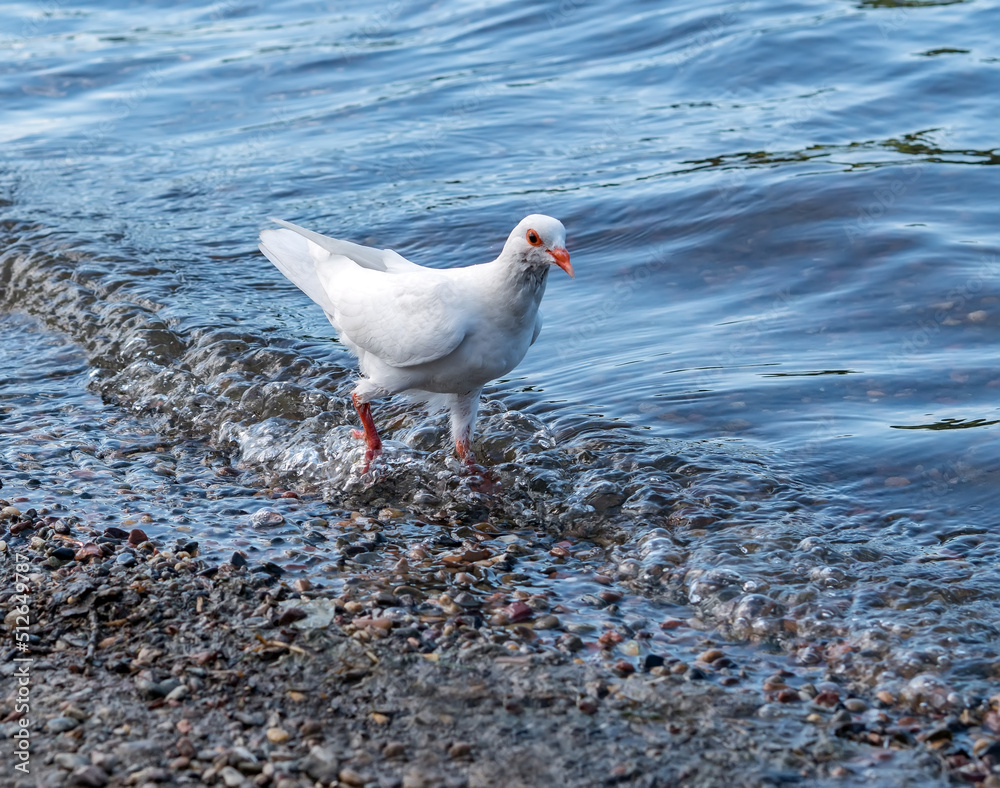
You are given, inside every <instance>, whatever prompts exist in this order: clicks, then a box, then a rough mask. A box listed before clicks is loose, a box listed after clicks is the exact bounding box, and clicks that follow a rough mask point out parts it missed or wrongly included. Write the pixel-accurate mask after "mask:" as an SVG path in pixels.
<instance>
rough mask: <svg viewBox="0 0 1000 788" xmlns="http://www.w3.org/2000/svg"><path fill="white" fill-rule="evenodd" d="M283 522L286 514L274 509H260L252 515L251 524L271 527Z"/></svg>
mask: <svg viewBox="0 0 1000 788" xmlns="http://www.w3.org/2000/svg"><path fill="white" fill-rule="evenodd" d="M283 522H285V516H284V515H283V514H282V513H281V512H276V511H275V510H274V509H260V510H258V511H256V512H254V513H253V514H252V515H250V523H251V525H255V526H257V527H264V528H270V527H273V526H275V525H281V524H282V523H283Z"/></svg>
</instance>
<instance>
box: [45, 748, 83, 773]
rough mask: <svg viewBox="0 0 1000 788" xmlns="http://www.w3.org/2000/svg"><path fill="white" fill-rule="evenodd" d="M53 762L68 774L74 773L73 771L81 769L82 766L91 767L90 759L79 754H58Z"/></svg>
mask: <svg viewBox="0 0 1000 788" xmlns="http://www.w3.org/2000/svg"><path fill="white" fill-rule="evenodd" d="M53 760H54V761H55V762H56V766H58V767H59V768H60V769H65V770H66V771H68V772H71V771H73V769H79V768H80V767H82V766H90V758H88V757H86V756H85V755H80V753H77V752H60V753H56V756H55V758H53Z"/></svg>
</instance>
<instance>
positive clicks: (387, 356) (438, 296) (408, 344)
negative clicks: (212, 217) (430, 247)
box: [260, 222, 468, 367]
mask: <svg viewBox="0 0 1000 788" xmlns="http://www.w3.org/2000/svg"><path fill="white" fill-rule="evenodd" d="M279 224H282V225H283V226H285V227H286V228H287V229H285V230H264V231H263V232H262V233H261V234H260V250H261V251H262V252H263V253H264V255H265V256H266V257H267V259H268V260H270V261H271V262H272V263H274V265H275V266H276V267H277V268H278V270H279V271H281V272H282V273H283V274H284V275H285V276H286V277H288V279H290V280H291V281H292V282H293V283H294V284H295V285H296V286H297V287H298V288H299V289H300V290H302V292H304V293H305V294H306V295H307V296H309V297H310V298H311V299H312V300H313V301H315V302H316V303H317V304H319V306H321V307H322V308H323V311H324V312H326V314H327V316H328V317H329V318H330V322H332V323H333V325H334V327H335V328H336V329H337V331H338V332H339V334H340V338H341V339H342V340H343V341H344V342H345V344H347V345H348V346H349V347H350V348H351V349H352V350H354V351H355V352H356V353H357V352H358V351H364V352H366V353H371V354H373V355H374V356H376V357H378V358H380V359H382V360H383V361H384V362H386V363H387V364H391V365H392V366H395V367H409V366H415V365H417V364H425V363H427V362H430V361H435V360H436V359H439V358H442V357H443V356H446V355H448V354H449V353H451V351H453V350H454V349H455V348H456V347H458V346H459V344H461V342H462V340H463V339H464V338H465V335H466V331H467V327H466V325H465V321H466V318H467V317H468V309H467V308H465V304H464V303H463V299H462V297H461V295H460V294H459V292H458V291H457V290H456V286H455V279H456V272H454V271H450V272H449V271H441V270H436V269H433V268H425V267H424V266H421V265H417V264H416V263H411V262H410V261H409V260H407V259H406V258H404V257H402V256H401V255H398V254H396V253H395V252H392V251H389V250H385V249H372V248H370V247H367V246H361V245H359V244H354V243H350V242H349V241H340V240H338V239H336V238H328V237H327V236H325V235H320V234H319V233H314V232H312V231H311V230H306V229H304V228H302V227H298V226H296V225H293V224H289V223H288V222H279ZM457 276H461V274H457Z"/></svg>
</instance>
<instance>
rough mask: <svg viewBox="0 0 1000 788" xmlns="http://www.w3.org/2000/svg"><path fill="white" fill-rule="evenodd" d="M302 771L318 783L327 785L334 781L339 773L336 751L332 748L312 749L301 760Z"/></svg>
mask: <svg viewBox="0 0 1000 788" xmlns="http://www.w3.org/2000/svg"><path fill="white" fill-rule="evenodd" d="M302 771H304V772H305V773H306V774H308V775H309V776H310V777H312V778H313V779H314V780H319V781H320V782H324V783H329V782H332V781H333V780H336V779H337V778H338V774H339V772H340V761H339V758H338V756H337V751H336V750H334V749H333V748H332V747H321V746H319V745H317V746H315V747H313V748H312V749H311V750H309V754H308V755H307V756H306V757H305V758H304V759H303V760H302Z"/></svg>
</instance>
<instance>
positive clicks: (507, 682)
mask: <svg viewBox="0 0 1000 788" xmlns="http://www.w3.org/2000/svg"><path fill="white" fill-rule="evenodd" d="M0 503H2V504H3V505H4V506H7V505H8V502H6V501H4V502H0ZM29 504H30V501H29V502H21V501H14V502H13V506H14V507H25V508H24V512H25V514H29V510H28V508H27V507H28V506H29ZM8 513H9V510H8ZM5 524H6V525H7V526H8V528H7V529H5V532H7V533H6V536H5V540H4V548H3V553H2V559H0V601H2V602H3V610H4V615H5V620H4V629H3V633H2V636H3V638H4V641H5V643H6V646H5V649H4V655H5V656H4V660H3V662H2V664H0V682H2V685H3V692H2V693H0V698H2V699H3V700H2V705H0V712H2V713H0V720H2V723H0V726H2V727H0V730H2V731H3V733H4V737H5V739H7V741H8V745H9V746H8V753H7V754H6V757H5V758H4V760H5V761H6V762H7V763H8V764H10V774H11V775H12V779H13V782H12V783H10V784H12V785H16V786H29V785H79V786H90V785H93V786H102V785H110V786H119V785H121V786H124V785H140V786H152V785H184V784H215V785H225V786H234V787H235V786H244V785H247V786H249V785H259V786H271V785H273V786H276V787H278V788H296V786H315V785H317V784H319V785H324V786H325V785H348V786H351V785H357V786H361V785H373V786H402V787H403V788H421V786H428V787H430V786H437V785H443V786H519V785H524V786H532V785H551V784H564V785H570V786H588V785H636V786H640V785H641V786H653V785H686V786H717V785H726V786H767V785H779V784H795V783H801V784H808V785H826V784H830V785H855V784H856V785H862V784H872V780H873V779H874V780H875V781H878V780H879V779H881V778H882V775H884V778H885V779H888V780H889V781H890V782H892V783H894V784H908V783H909V784H922V785H927V784H934V783H935V782H938V783H941V784H944V783H946V782H947V781H948V777H949V776H951V777H953V778H956V779H957V778H959V777H960V776H965V779H966V780H967V781H969V780H968V778H969V775H971V774H973V773H974V772H973V770H972V768H970V764H971V765H972V767H974V768H975V769H977V770H981V769H986V772H984V773H983V779H981V780H978V781H969V782H974V784H979V785H984V786H993V785H1000V781H998V780H997V778H996V770H995V769H993V772H994V773H993V774H989V771H990V767H991V765H994V764H995V763H996V761H997V760H1000V758H998V757H997V756H1000V745H998V744H997V743H996V741H995V737H994V740H992V741H991V740H990V739H989V738H987V737H988V736H989V730H988V724H989V723H990V721H991V720H993V719H994V718H990V717H985V718H984V719H980V720H974V719H972V718H967V719H965V720H964V722H963V721H960V720H952V719H950V718H948V716H947V715H945V714H939V715H922V716H920V715H913V714H908V715H906V716H905V717H904V716H903V713H904V710H902V709H899V708H894V707H893V704H892V703H881V702H880V701H878V700H877V699H875V698H872V699H869V700H868V701H867V702H864V703H861V704H859V705H857V706H856V708H858V709H860V708H861V706H862V705H863V706H864V707H865V709H866V711H865V712H864V713H852V712H851V711H850V710H849V709H846V708H845V707H844V704H843V703H842V702H840V700H839V699H838V698H836V697H834V698H833V699H832V701H833V702H831V701H830V699H826V700H824V698H822V697H819V696H817V697H814V698H811V699H810V701H809V703H808V706H809V708H810V709H812V711H811V715H812V716H810V717H808V720H810V721H806V722H803V719H802V718H803V716H804V712H805V710H806V709H805V704H804V703H803V702H800V699H799V698H795V699H788V698H786V699H785V700H786V701H789V700H794V702H787V703H774V702H769V701H773V700H774V695H775V687H774V686H773V684H772V686H771V688H770V689H768V686H767V685H766V684H765V686H764V688H758V687H756V686H751V685H750V684H749V683H747V682H745V681H744V682H742V683H739V684H736V685H735V686H722V685H721V684H719V683H713V682H712V681H708V680H703V679H705V678H706V676H705V675H701V676H700V677H699V675H698V673H697V672H694V673H693V674H692V671H691V670H688V671H687V672H686V673H684V674H677V673H671V672H670V671H668V670H665V669H664V666H660V665H656V664H655V663H654V664H651V663H650V661H649V660H646V662H645V664H640V665H639V666H638V669H636V668H635V667H633V666H631V663H629V665H626V664H625V662H626V661H625V660H620V661H619V662H618V663H615V668H614V669H609V668H608V666H607V665H606V664H595V662H593V661H587V660H585V659H583V658H581V655H584V654H585V652H584V651H583V650H582V649H581V641H580V639H579V638H576V639H575V640H574V639H573V638H572V637H565V638H562V639H560V641H559V642H560V644H561V646H560V648H559V649H547V650H544V651H541V652H539V653H520V652H519V651H518V650H517V649H516V648H513V647H512V646H511V644H512V643H515V644H516V643H520V642H522V641H524V642H530V640H531V638H532V633H531V629H530V628H529V627H526V626H523V625H520V624H518V622H517V615H516V614H515V611H513V610H512V609H511V607H512V606H507V608H504V610H506V611H507V619H504V618H503V616H501V617H500V618H498V617H497V616H496V615H494V616H493V617H491V618H489V619H485V618H484V617H482V616H479V615H471V614H469V613H468V612H467V611H465V610H463V609H462V608H461V606H460V605H454V606H452V607H451V609H445V608H444V607H442V605H441V603H440V601H439V602H438V603H437V604H436V605H434V606H431V605H428V604H427V603H426V602H424V603H417V602H415V600H413V599H407V598H406V596H405V595H403V596H402V597H400V596H399V595H398V594H397V595H392V594H391V592H390V591H389V584H387V585H386V588H385V590H383V591H377V590H375V589H374V588H372V587H366V588H365V589H363V590H362V589H361V588H360V586H359V587H357V588H356V589H355V590H356V591H357V593H356V594H355V593H354V592H353V591H352V590H351V588H350V586H349V587H348V588H347V590H346V591H342V592H341V595H339V596H338V595H336V594H334V593H333V592H332V591H330V590H328V589H313V588H311V584H310V583H309V582H308V581H306V580H302V579H300V580H295V581H291V582H286V581H283V580H281V579H279V578H278V577H277V576H276V574H274V573H269V572H268V571H267V570H266V565H265V567H264V568H261V567H254V570H253V571H251V568H250V567H248V566H234V565H233V563H231V562H223V563H219V564H211V563H207V562H205V561H204V560H202V559H200V558H199V557H198V556H197V548H196V546H195V545H192V544H187V545H180V544H178V545H175V546H174V547H173V548H172V547H170V546H169V545H167V544H165V543H164V542H163V541H161V540H156V539H154V540H153V541H149V540H147V539H145V534H143V533H142V532H141V531H138V530H137V529H136V530H133V531H132V532H130V533H127V532H124V531H118V530H117V529H108V531H107V532H106V534H107V533H110V534H111V536H107V535H105V536H103V537H101V536H98V535H96V532H95V533H90V534H87V533H77V532H75V531H74V529H73V527H71V526H67V525H66V521H64V520H59V519H57V518H54V517H51V516H49V515H47V514H46V513H45V512H44V511H42V512H34V519H32V518H31V517H26V516H25V515H24V514H22V515H19V516H18V517H10V516H8V517H7V519H6V522H5ZM10 530H13V531H15V533H14V534H11V533H9V531H10ZM60 531H67V532H68V533H60ZM39 534H43V535H44V536H40V535H39ZM181 547H184V548H186V549H179V548H181ZM19 563H20V564H21V566H20V567H18V564H19ZM237 563H241V562H239V561H238V560H237ZM18 568H20V569H28V571H27V572H22V573H18V572H17V569H18ZM18 574H21V577H20V578H18V577H17V575H18ZM18 580H20V581H22V582H24V581H27V583H26V585H27V588H28V608H29V614H30V618H31V622H30V624H31V626H30V633H31V635H30V642H29V643H28V646H29V651H27V652H23V651H18V649H17V647H16V646H15V643H16V639H15V633H16V631H17V625H18V622H17V613H18V610H17V603H18V599H17V598H16V596H17V595H16V593H15V592H16V590H17V582H18ZM397 590H398V588H397ZM508 637H509V639H508ZM522 651H523V649H522ZM25 656H28V657H30V658H31V660H32V662H31V663H30V665H29V666H30V676H31V679H30V681H31V685H30V698H29V700H28V704H29V706H30V712H29V713H28V714H26V715H25V714H21V713H19V712H18V710H17V708H16V703H17V701H18V697H17V692H18V689H17V675H16V672H15V671H16V670H18V669H19V667H22V666H23V664H24V663H16V662H14V661H13V660H14V658H15V657H25ZM706 658H707V659H708V657H706ZM710 670H711V665H708V666H706V671H710ZM704 672H705V671H703V673H704ZM772 681H773V679H772ZM804 700H805V699H801V701H804ZM782 708H787V709H788V711H789V713H788V715H782V714H780V713H779V714H776V713H775V709H779V710H780V709H782ZM880 715H881V719H882V721H881V722H880V721H879V720H880ZM24 717H27V718H28V719H29V723H28V725H26V726H24V725H23V724H22V723H21V719H22V718H24ZM994 717H995V714H994ZM984 726H985V727H984ZM19 728H23V729H27V730H29V732H30V739H29V741H30V774H24V773H23V772H21V771H15V770H14V769H13V765H14V760H13V756H12V747H11V746H10V744H11V743H15V742H16V740H15V739H14V738H12V736H13V734H14V733H15V732H16V730H18V729H19ZM953 729H954V731H953ZM960 729H961V730H963V731H966V732H968V731H970V730H971V731H973V733H971V734H968V733H966V735H967V736H971V738H973V739H975V741H976V744H975V745H973V747H974V748H978V753H973V752H970V753H969V755H970V756H973V757H968V758H966V759H965V762H964V763H962V762H961V761H962V759H961V758H956V753H955V751H956V749H958V744H959V732H958V731H959V730H960ZM879 731H881V733H879ZM977 731H978V733H977ZM983 731H985V733H983ZM977 736H978V738H976V737H977ZM873 737H874V738H873ZM876 739H877V741H878V745H875V744H874V743H873V742H874V741H875V740H876ZM953 740H954V741H953ZM984 759H985V760H984ZM963 766H964V767H965V769H964V775H963V774H962V769H961V767H963ZM886 769H889V770H891V775H890V774H889V773H888V772H886ZM975 773H976V774H979V773H980V772H975ZM872 775H874V777H873V776H872ZM900 781H902V782H900Z"/></svg>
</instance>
